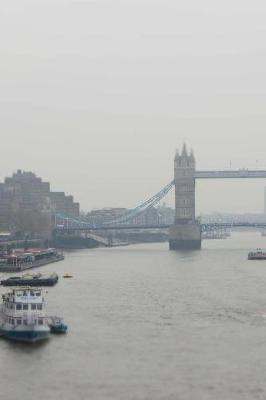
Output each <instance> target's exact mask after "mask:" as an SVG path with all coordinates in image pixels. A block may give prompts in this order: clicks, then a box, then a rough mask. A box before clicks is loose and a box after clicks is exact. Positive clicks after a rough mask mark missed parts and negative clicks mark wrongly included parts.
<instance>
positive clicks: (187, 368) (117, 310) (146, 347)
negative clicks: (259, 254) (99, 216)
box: [0, 233, 266, 400]
mask: <svg viewBox="0 0 266 400" xmlns="http://www.w3.org/2000/svg"><path fill="white" fill-rule="evenodd" d="M265 242H266V238H262V237H260V236H259V234H256V233H239V234H234V235H233V237H232V238H231V239H227V240H222V241H219V240H217V241H214V240H213V241H204V242H203V249H202V250H201V251H195V252H187V253H180V252H170V251H168V246H167V244H165V243H163V244H141V245H134V246H128V247H123V248H113V249H95V250H82V251H76V252H72V253H68V254H66V259H65V261H63V262H61V263H58V264H53V265H49V266H46V267H43V268H42V271H43V272H50V271H54V270H56V272H57V273H58V274H59V275H60V277H61V276H62V275H63V273H65V272H69V273H71V274H73V279H60V281H59V284H58V285H57V286H55V287H54V288H49V289H48V293H47V303H48V308H49V311H50V312H51V313H56V314H60V315H63V316H64V317H65V320H66V322H67V323H68V325H69V332H68V334H67V335H65V336H53V337H51V339H50V340H49V341H48V342H46V343H43V344H38V345H23V344H19V343H11V342H8V341H6V340H4V339H1V340H0V398H1V399H3V400H15V399H16V400H17V399H20V398H21V399H23V400H33V399H34V400H35V399H38V400H50V399H52V400H55V399H60V398H62V399H64V400H83V399H84V400H85V399H90V400H105V399H106V400H107V399H108V400H109V399H110V400H159V399H160V400H161V399H165V400H194V399H195V400H201V399H202V400H209V399H210V400H214V399H215V400H238V399H239V400H240V399H241V400H245V399H246V400H253V399H263V400H264V399H265V398H266V379H265V376H266V261H260V262H256V261H247V252H248V251H249V250H250V249H251V248H254V247H258V246H261V247H263V245H264V246H265ZM265 247H266V246H265ZM5 290H6V289H4V288H1V292H3V291H5Z"/></svg>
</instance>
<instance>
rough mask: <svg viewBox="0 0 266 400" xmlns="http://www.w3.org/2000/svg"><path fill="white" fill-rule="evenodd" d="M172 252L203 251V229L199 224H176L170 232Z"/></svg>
mask: <svg viewBox="0 0 266 400" xmlns="http://www.w3.org/2000/svg"><path fill="white" fill-rule="evenodd" d="M169 249H170V250H197V249H201V229H200V225H198V224H175V225H172V226H171V227H170V230H169Z"/></svg>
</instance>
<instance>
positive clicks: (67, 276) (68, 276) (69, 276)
mask: <svg viewBox="0 0 266 400" xmlns="http://www.w3.org/2000/svg"><path fill="white" fill-rule="evenodd" d="M63 278H73V276H72V275H70V274H68V273H66V274H65V275H63Z"/></svg>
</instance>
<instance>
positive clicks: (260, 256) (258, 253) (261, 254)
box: [248, 249, 266, 260]
mask: <svg viewBox="0 0 266 400" xmlns="http://www.w3.org/2000/svg"><path fill="white" fill-rule="evenodd" d="M248 259H249V260H266V250H262V249H256V250H254V251H250V252H249V253H248Z"/></svg>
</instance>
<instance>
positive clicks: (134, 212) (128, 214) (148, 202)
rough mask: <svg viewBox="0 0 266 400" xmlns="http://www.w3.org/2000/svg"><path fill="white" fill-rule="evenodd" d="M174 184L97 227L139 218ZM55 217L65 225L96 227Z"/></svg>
mask: <svg viewBox="0 0 266 400" xmlns="http://www.w3.org/2000/svg"><path fill="white" fill-rule="evenodd" d="M174 184H175V181H174V180H172V181H171V182H170V183H168V185H166V186H165V187H164V188H163V189H161V190H160V191H159V192H158V193H156V194H155V195H154V196H152V197H151V198H149V199H148V200H146V201H144V202H143V203H141V204H140V205H138V206H137V207H135V208H134V209H132V210H129V211H128V212H126V213H125V214H123V215H121V216H120V217H118V218H116V219H114V220H112V221H107V222H103V223H102V224H98V226H101V227H103V229H104V227H105V226H106V227H107V226H109V225H116V224H124V223H126V222H128V221H130V220H132V219H133V218H135V217H137V216H139V215H140V214H142V213H143V212H145V211H146V210H148V209H149V208H151V207H153V206H155V205H157V204H158V203H159V202H160V201H161V200H162V199H163V198H164V197H165V196H166V195H167V194H168V193H169V192H170V190H171V189H172V188H173V186H174ZM55 216H56V217H57V218H60V219H62V220H63V221H67V224H77V225H78V226H81V227H84V228H90V227H91V228H92V229H93V228H95V227H96V226H97V224H95V223H93V222H91V221H88V220H84V219H81V218H73V217H69V216H68V215H65V214H62V213H57V212H55Z"/></svg>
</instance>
